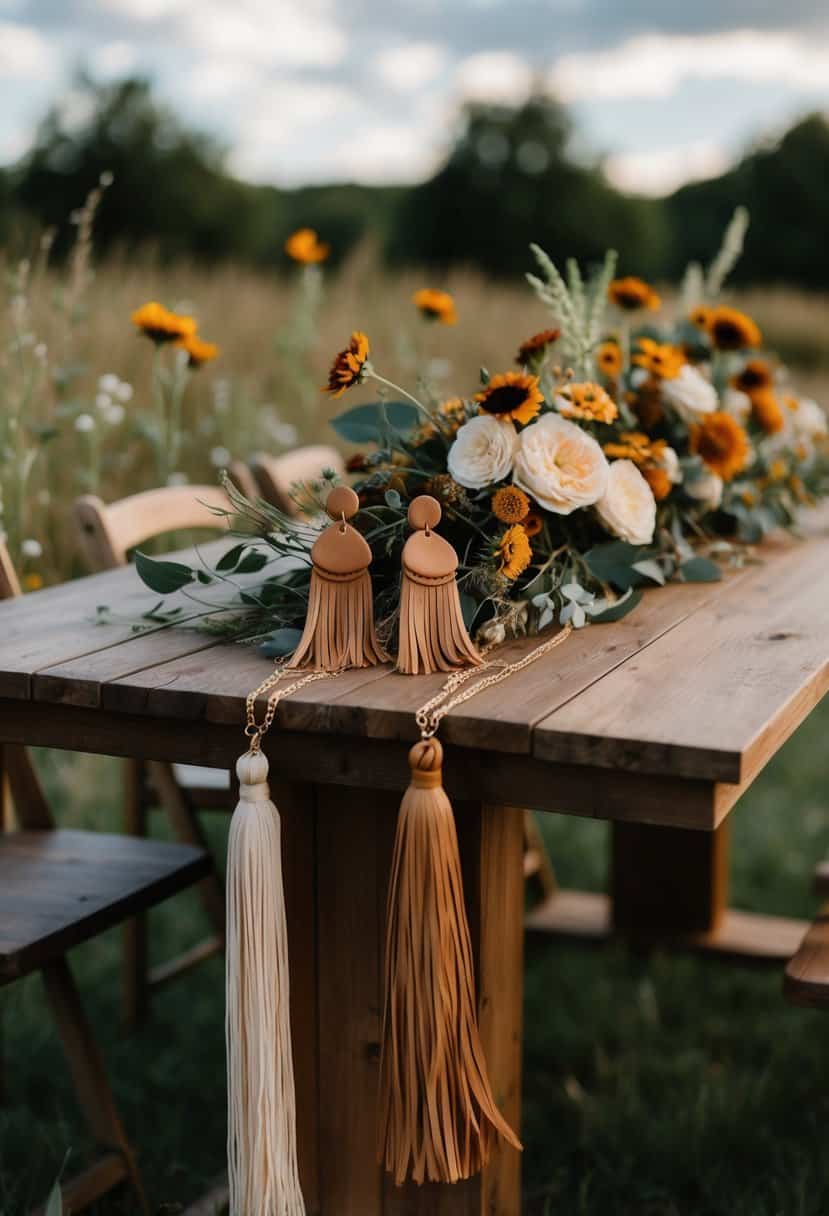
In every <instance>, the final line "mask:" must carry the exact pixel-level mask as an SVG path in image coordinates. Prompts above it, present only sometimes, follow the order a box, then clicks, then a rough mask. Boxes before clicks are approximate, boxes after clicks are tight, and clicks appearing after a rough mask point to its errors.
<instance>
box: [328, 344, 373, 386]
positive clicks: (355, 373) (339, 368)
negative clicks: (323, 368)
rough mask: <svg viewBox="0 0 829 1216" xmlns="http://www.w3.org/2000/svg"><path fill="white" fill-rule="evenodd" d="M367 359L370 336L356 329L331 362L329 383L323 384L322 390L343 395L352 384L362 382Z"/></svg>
mask: <svg viewBox="0 0 829 1216" xmlns="http://www.w3.org/2000/svg"><path fill="white" fill-rule="evenodd" d="M367 361H368V338H367V337H366V335H365V334H363V333H360V331H359V330H358V329H356V330H355V331H354V333H353V334H352V335H351V341H350V342H349V344H348V346H347V347H346V348H345V350H341V351H340V353H339V354H338V355H337V357H336V358H335V360H334V362H333V363H332V364H331V371H330V372H329V373H328V383H327V384H326V385H324V386H323V389H322V391H323V392H324V393H330V394H331V396H332V397H341V396H342V395H343V393H344V392H345V390H346V389H347V388H351V386H352V384H360V383H361V382H362V381H363V380H364V379H365V375H366V372H365V365H366V363H367Z"/></svg>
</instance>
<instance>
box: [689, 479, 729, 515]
mask: <svg viewBox="0 0 829 1216" xmlns="http://www.w3.org/2000/svg"><path fill="white" fill-rule="evenodd" d="M722 492H723V479H722V478H721V477H720V475H719V474H718V473H712V472H710V470H706V471H705V472H704V473H703V474H702V476H701V477H696V478H695V479H694V480H693V481H687V482H686V483H685V493H686V494H687V495H688V497H689V498H693V499H696V501H697V502H699V503H702V505H703V506H704V507H707V508H708V510H709V511H716V509H717V507H718V506H719V505H720V503H721V502H722Z"/></svg>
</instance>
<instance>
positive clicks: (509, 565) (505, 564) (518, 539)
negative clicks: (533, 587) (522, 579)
mask: <svg viewBox="0 0 829 1216" xmlns="http://www.w3.org/2000/svg"><path fill="white" fill-rule="evenodd" d="M495 555H496V557H497V558H498V569H499V570H500V572H501V574H503V576H504V578H508V579H509V580H510V581H512V580H513V579H516V578H518V576H519V574H523V573H524V571H525V570H526V569H527V566H529V564H530V562H531V561H532V556H533V552H532V548H531V547H530V542H529V540H528V538H527V533H526V532H525V531H524V529H523V528H522V527H521V525H520V524H514V525H513V527H511V528H507V530H506V532H505V533H504V535H503V536H502V537H501V539H500V541H499V542H498V546H497V548H496V550H495Z"/></svg>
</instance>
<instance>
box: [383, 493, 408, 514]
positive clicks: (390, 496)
mask: <svg viewBox="0 0 829 1216" xmlns="http://www.w3.org/2000/svg"><path fill="white" fill-rule="evenodd" d="M383 497H384V498H385V500H386V506H387V507H391V508H392V509H393V510H395V511H396V510H399V508H400V507H401V506H402V505H403V499H402V498H401V497H400V495H399V494H398V492H397V490H386V493H385V494H384V496H383Z"/></svg>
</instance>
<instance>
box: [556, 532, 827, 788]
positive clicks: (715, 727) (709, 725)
mask: <svg viewBox="0 0 829 1216" xmlns="http://www.w3.org/2000/svg"><path fill="white" fill-rule="evenodd" d="M827 558H829V548H828V547H827V545H826V543H825V541H822V540H820V539H814V540H812V541H810V542H808V543H805V544H796V543H794V542H789V543H788V544H783V542H781V543H780V544H779V546H778V551H777V553H776V554H770V557H769V560H768V561H766V562H765V563H764V564H763V565H761V566H759V567H756V568H754V569H753V570H752V571H751V572H750V573H749V574H748V575H747V576H746V577H745V578H744V579H743V580H742V581H740V582H739V583H738V584H736V585H733V586H730V587H726V588H724V589H723V591H722V594H721V595H720V596H718V597H717V598H716V599H715V600H713V601H712V602H711V603H710V604H708V605H707V606H705V607H703V608H702V609H701V610H700V611H699V612H698V613H696V614H695V615H694V616H692V617H690V618H689V619H688V620H686V621H685V622H684V623H683V624H681V625H679V626H678V627H677V628H676V629H674V630H672V631H671V632H670V633H669V634H666V635H665V636H663V637H662V638H660V639H658V640H657V641H655V642H654V643H653V644H652V645H651V646H649V647H647V648H646V649H645V650H643V651H642V652H641V653H640V654H638V655H637V656H636V657H635V659H632V660H630V661H629V662H627V663H625V664H624V665H622V666H621V667H618V668H617V669H616V670H615V671H614V672H612V673H610V674H609V675H608V676H606V677H605V678H604V679H603V680H602V681H601V682H600V683H599V684H596V685H594V686H593V687H592V688H590V689H589V690H587V691H586V692H585V693H583V694H582V695H581V696H580V697H579V698H578V699H577V700H574V701H571V702H569V703H568V704H567V705H565V706H563V707H561V708H560V709H558V710H557V711H555V712H554V713H553V714H551V715H550V716H549V717H548V718H546V719H545V720H544V721H543V722H541V723H540V724H539V725H538V726H537V727H536V730H535V741H534V749H533V750H534V754H535V755H536V756H538V757H539V758H541V759H545V760H566V761H567V762H572V763H580V764H586V765H590V766H597V767H602V768H614V769H617V770H619V769H624V770H626V771H636V772H649V773H662V774H664V773H671V774H674V775H676V776H680V777H703V776H705V777H707V778H709V779H713V780H715V781H721V782H727V783H735V784H739V783H741V782H745V781H749V780H751V779H753V777H754V776H756V774H757V773H758V772H759V770H760V769H761V768H762V766H763V765H764V764H765V763H766V761H767V760H768V758H769V757H770V756H771V755H773V754H774V752H775V751H776V750H777V748H778V747H780V745H781V744H782V742H783V741H784V740H785V739H786V738H787V737H788V735H789V734H790V733H791V732H792V730H794V729H795V727H796V726H797V725H798V724H799V723H800V722H801V721H802V720H803V718H804V717H805V716H806V714H807V713H808V712H809V710H810V709H811V708H812V707H813V706H814V705H815V704H817V702H818V701H819V700H820V698H821V697H822V696H823V695H824V693H825V692H826V691H827V688H829V651H827V646H826V604H827V603H829V560H827Z"/></svg>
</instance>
